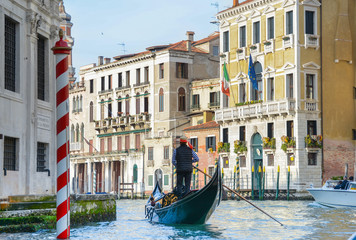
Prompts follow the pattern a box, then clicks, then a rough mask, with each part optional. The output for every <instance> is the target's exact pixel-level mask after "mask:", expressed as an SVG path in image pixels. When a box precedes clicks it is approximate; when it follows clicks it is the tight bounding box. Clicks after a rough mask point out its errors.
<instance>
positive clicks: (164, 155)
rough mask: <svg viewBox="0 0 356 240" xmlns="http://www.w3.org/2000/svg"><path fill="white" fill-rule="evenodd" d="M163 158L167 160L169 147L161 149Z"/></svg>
mask: <svg viewBox="0 0 356 240" xmlns="http://www.w3.org/2000/svg"><path fill="white" fill-rule="evenodd" d="M163 158H164V159H169V146H164V147H163Z"/></svg>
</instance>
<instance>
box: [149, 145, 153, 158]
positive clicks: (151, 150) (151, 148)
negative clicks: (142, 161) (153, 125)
mask: <svg viewBox="0 0 356 240" xmlns="http://www.w3.org/2000/svg"><path fill="white" fill-rule="evenodd" d="M148 160H153V147H149V148H148Z"/></svg>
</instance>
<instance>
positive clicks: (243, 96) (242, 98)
mask: <svg viewBox="0 0 356 240" xmlns="http://www.w3.org/2000/svg"><path fill="white" fill-rule="evenodd" d="M244 102H246V83H241V84H240V85H239V103H244Z"/></svg>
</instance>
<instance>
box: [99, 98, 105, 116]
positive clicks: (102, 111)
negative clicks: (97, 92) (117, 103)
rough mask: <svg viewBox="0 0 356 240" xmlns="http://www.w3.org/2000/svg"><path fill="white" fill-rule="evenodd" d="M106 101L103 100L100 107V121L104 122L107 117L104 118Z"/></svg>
mask: <svg viewBox="0 0 356 240" xmlns="http://www.w3.org/2000/svg"><path fill="white" fill-rule="evenodd" d="M104 104H105V103H104V99H101V105H100V111H101V113H100V119H101V120H103V119H104V118H105V117H104V113H105V108H104V107H105V106H104Z"/></svg>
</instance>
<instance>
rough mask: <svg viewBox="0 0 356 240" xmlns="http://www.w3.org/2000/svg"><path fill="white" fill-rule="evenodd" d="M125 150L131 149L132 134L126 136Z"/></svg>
mask: <svg viewBox="0 0 356 240" xmlns="http://www.w3.org/2000/svg"><path fill="white" fill-rule="evenodd" d="M125 150H126V151H129V150H130V135H126V136H125Z"/></svg>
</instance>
